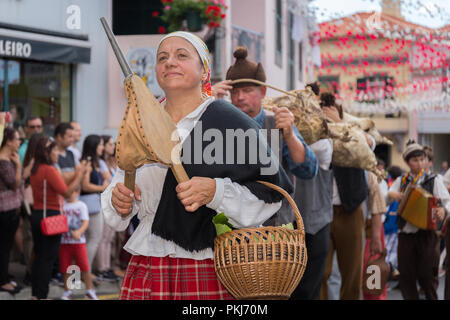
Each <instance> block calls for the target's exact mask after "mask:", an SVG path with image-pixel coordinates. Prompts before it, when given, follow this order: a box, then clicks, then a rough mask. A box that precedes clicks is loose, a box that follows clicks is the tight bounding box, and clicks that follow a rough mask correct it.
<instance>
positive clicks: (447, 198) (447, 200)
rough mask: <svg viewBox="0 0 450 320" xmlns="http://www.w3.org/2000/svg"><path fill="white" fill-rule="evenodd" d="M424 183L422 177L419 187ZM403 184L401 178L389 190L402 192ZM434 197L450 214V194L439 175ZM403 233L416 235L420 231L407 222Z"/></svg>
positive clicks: (435, 184)
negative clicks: (439, 200)
mask: <svg viewBox="0 0 450 320" xmlns="http://www.w3.org/2000/svg"><path fill="white" fill-rule="evenodd" d="M422 181H423V177H421V178H420V179H419V180H418V181H417V185H419V184H420V183H421V182H422ZM401 184H402V177H401V176H400V177H398V178H397V179H395V181H394V183H393V184H392V186H391V187H390V188H389V191H396V192H401ZM433 195H434V196H435V197H436V198H438V199H441V202H442V206H443V207H444V208H445V210H447V212H450V195H449V193H448V190H447V188H446V187H445V185H444V182H443V180H442V176H441V175H439V174H438V175H437V176H436V178H435V179H434V185H433ZM401 231H402V232H405V233H415V232H417V231H419V228H417V227H416V226H413V225H412V224H411V223H409V222H406V224H405V226H404V227H403V229H402V230H401Z"/></svg>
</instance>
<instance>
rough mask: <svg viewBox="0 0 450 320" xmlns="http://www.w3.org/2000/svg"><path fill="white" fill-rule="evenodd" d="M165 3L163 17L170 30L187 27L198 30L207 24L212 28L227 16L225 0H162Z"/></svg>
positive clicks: (192, 30)
mask: <svg viewBox="0 0 450 320" xmlns="http://www.w3.org/2000/svg"><path fill="white" fill-rule="evenodd" d="M161 2H162V3H163V5H164V10H163V14H162V15H161V19H162V20H164V21H165V22H167V23H168V24H169V25H168V31H169V32H173V31H177V30H183V29H185V28H184V26H183V22H184V21H186V27H187V30H189V31H191V32H197V31H200V30H202V29H203V26H204V25H205V24H206V25H208V26H209V27H211V28H214V27H219V26H220V23H221V21H222V20H223V19H224V18H225V13H224V12H225V10H226V9H227V6H226V4H225V0H161Z"/></svg>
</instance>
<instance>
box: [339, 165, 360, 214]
mask: <svg viewBox="0 0 450 320" xmlns="http://www.w3.org/2000/svg"><path fill="white" fill-rule="evenodd" d="M333 174H334V177H335V179H336V185H337V188H338V192H339V197H340V198H341V203H342V207H343V208H344V211H345V212H348V213H352V212H353V211H355V210H356V208H358V207H359V205H360V204H361V203H362V202H363V201H364V200H365V199H366V198H367V196H368V195H369V186H368V185H367V182H366V177H365V174H364V170H363V169H359V168H344V167H338V166H333Z"/></svg>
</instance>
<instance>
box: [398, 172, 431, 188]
mask: <svg viewBox="0 0 450 320" xmlns="http://www.w3.org/2000/svg"><path fill="white" fill-rule="evenodd" d="M424 172H425V171H424V170H423V169H422V170H420V172H419V174H418V175H417V176H416V177H415V178H414V179H413V181H411V183H412V184H413V185H415V184H416V182H417V181H418V180H419V179H420V178H421V177H422V176H423V174H424ZM410 173H411V172H408V173H407V174H405V175H404V177H403V178H402V187H401V190H402V192H403V191H405V189H406V187H407V184H406V183H407V180H408V178H409V176H410Z"/></svg>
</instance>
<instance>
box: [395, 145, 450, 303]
mask: <svg viewBox="0 0 450 320" xmlns="http://www.w3.org/2000/svg"><path fill="white" fill-rule="evenodd" d="M424 157H425V151H424V148H423V147H422V146H421V145H420V144H418V143H415V142H414V141H413V140H410V141H408V143H407V145H406V148H405V151H404V152H403V160H404V161H405V162H406V164H407V165H408V167H409V169H410V171H409V172H408V173H406V174H404V175H402V176H400V177H398V178H397V179H396V180H395V181H394V183H393V184H392V186H391V188H390V189H389V192H388V196H389V197H390V198H391V199H393V200H396V201H398V202H400V201H401V200H402V198H403V197H404V193H405V192H406V189H407V188H408V186H409V185H411V184H413V185H416V186H418V187H421V188H423V189H425V190H426V191H428V192H429V193H431V194H432V195H433V196H435V197H436V198H438V203H439V204H438V208H436V209H435V217H433V219H435V220H436V223H437V225H439V224H441V223H442V222H443V221H444V220H445V218H446V216H447V214H448V212H449V211H450V195H449V193H448V191H447V189H446V188H445V186H444V183H443V181H442V178H441V177H440V176H436V175H433V174H428V173H427V172H425V170H424ZM417 210H419V208H417ZM418 213H420V212H416V214H418ZM423 214H424V215H426V214H427V213H426V212H423ZM397 224H398V227H399V234H398V269H399V271H400V277H399V280H400V290H401V291H402V296H403V298H404V299H405V300H418V299H419V294H418V291H417V282H419V285H420V287H421V288H422V289H423V290H424V292H425V298H426V299H427V300H437V299H438V296H437V286H438V284H439V280H438V269H439V255H440V252H439V236H438V235H437V233H436V231H435V230H426V229H420V228H418V227H416V226H415V225H413V224H412V223H410V222H408V221H406V220H405V219H403V218H402V217H400V216H399V217H398V219H397Z"/></svg>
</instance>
